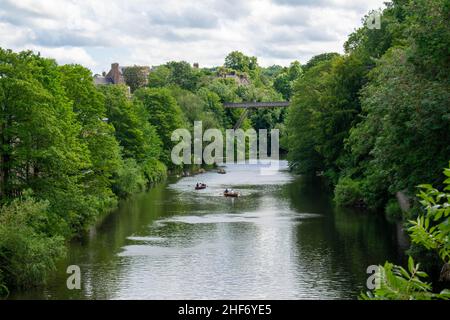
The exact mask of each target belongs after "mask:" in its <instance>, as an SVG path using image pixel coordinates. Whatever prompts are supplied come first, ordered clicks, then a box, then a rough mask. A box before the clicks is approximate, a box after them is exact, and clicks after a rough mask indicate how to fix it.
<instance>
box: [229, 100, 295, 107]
mask: <svg viewBox="0 0 450 320" xmlns="http://www.w3.org/2000/svg"><path fill="white" fill-rule="evenodd" d="M223 106H224V107H225V108H278V107H284V108H286V107H289V101H276V102H237V103H232V102H225V103H224V104H223Z"/></svg>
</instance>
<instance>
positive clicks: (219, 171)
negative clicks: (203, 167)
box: [217, 169, 227, 174]
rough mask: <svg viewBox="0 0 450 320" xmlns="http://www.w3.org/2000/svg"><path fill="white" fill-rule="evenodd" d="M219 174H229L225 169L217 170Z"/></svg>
mask: <svg viewBox="0 0 450 320" xmlns="http://www.w3.org/2000/svg"><path fill="white" fill-rule="evenodd" d="M217 173H220V174H225V173H227V172H226V171H225V169H219V170H217Z"/></svg>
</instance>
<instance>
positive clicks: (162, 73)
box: [148, 65, 171, 88]
mask: <svg viewBox="0 0 450 320" xmlns="http://www.w3.org/2000/svg"><path fill="white" fill-rule="evenodd" d="M170 75H171V70H170V68H169V67H167V66H165V65H163V66H158V67H157V68H156V69H154V70H152V71H151V72H150V74H149V75H148V86H149V87H150V88H162V87H165V86H167V85H169V84H170Z"/></svg>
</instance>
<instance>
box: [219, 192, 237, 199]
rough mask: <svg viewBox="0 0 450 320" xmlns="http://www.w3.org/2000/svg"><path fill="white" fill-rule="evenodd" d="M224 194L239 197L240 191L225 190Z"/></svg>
mask: <svg viewBox="0 0 450 320" xmlns="http://www.w3.org/2000/svg"><path fill="white" fill-rule="evenodd" d="M223 195H224V196H225V197H232V198H237V197H239V192H236V191H225V192H224V193H223Z"/></svg>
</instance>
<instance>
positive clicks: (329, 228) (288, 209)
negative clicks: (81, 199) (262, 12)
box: [11, 161, 403, 299]
mask: <svg viewBox="0 0 450 320" xmlns="http://www.w3.org/2000/svg"><path fill="white" fill-rule="evenodd" d="M226 170H227V174H225V175H221V174H217V173H216V172H207V173H204V174H200V175H196V176H192V177H185V178H181V179H169V180H168V181H167V182H166V183H165V184H161V185H159V186H157V187H155V188H153V189H151V190H150V191H149V192H147V193H145V194H141V195H138V196H135V197H133V198H132V199H129V200H128V201H124V202H122V203H121V205H120V207H119V209H118V210H117V211H116V212H114V213H112V214H111V215H109V216H108V217H107V218H106V219H105V221H104V222H103V223H102V224H101V226H99V227H98V228H96V229H95V230H93V231H92V232H90V233H89V234H88V235H86V236H85V237H84V238H83V239H81V240H76V241H73V242H72V243H71V244H70V248H69V254H68V256H67V259H65V260H64V261H62V262H61V263H60V264H59V265H58V271H57V272H56V273H55V274H54V275H52V276H51V277H50V279H49V282H48V284H47V286H46V287H45V288H38V289H34V290H28V291H26V292H20V293H14V294H13V295H12V296H11V298H13V299H23V298H27V299H355V298H356V297H357V296H358V294H359V293H360V292H361V291H365V285H366V279H367V277H368V275H367V274H366V268H367V267H368V266H369V265H372V264H381V263H384V261H385V260H391V261H393V262H399V261H400V260H401V259H403V258H402V251H403V248H402V246H401V245H400V243H402V237H401V232H399V228H398V226H396V225H395V224H392V223H389V222H387V221H386V220H385V219H384V217H382V215H376V214H373V213H372V214H370V213H365V212H361V211H358V212H356V211H352V210H349V209H338V208H335V207H334V206H333V203H332V198H331V195H330V192H329V190H327V189H326V188H325V187H324V184H323V183H322V181H320V178H314V179H307V178H305V177H302V176H294V175H292V174H291V173H289V172H288V170H287V163H286V162H285V161H280V170H279V171H278V172H276V173H275V174H274V175H262V174H260V167H259V166H257V165H249V164H235V165H229V166H227V167H226ZM198 181H199V182H204V183H206V184H207V185H208V188H207V189H205V190H200V191H195V190H194V185H195V183H196V182H198ZM226 187H231V188H234V189H236V190H239V191H240V192H241V194H242V196H241V197H240V198H237V199H232V198H225V197H223V195H222V192H223V190H224V189H225V188H226ZM69 265H78V266H79V267H80V270H81V289H80V290H68V289H67V286H66V279H67V277H68V276H69V275H68V274H66V269H67V266H69Z"/></svg>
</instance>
